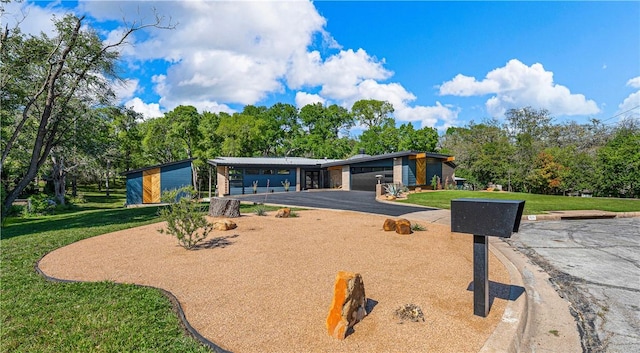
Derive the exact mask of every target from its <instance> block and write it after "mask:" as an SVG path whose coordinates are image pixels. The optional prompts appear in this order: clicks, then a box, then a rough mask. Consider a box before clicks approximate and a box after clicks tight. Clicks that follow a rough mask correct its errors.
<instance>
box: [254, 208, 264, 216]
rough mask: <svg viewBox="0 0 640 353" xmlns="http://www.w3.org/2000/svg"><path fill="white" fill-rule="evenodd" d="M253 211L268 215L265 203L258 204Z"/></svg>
mask: <svg viewBox="0 0 640 353" xmlns="http://www.w3.org/2000/svg"><path fill="white" fill-rule="evenodd" d="M253 213H255V214H256V215H258V216H266V215H267V208H266V207H264V206H263V205H258V206H256V208H254V209H253Z"/></svg>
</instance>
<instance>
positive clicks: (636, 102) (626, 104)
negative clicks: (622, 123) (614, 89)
mask: <svg viewBox="0 0 640 353" xmlns="http://www.w3.org/2000/svg"><path fill="white" fill-rule="evenodd" d="M627 86H629V87H633V88H640V76H638V77H634V78H632V79H630V80H629V81H627ZM639 107H640V90H638V91H636V92H633V93H631V94H630V95H629V96H628V97H627V98H625V99H624V100H623V101H622V103H620V105H618V112H617V114H621V115H620V119H624V118H628V117H633V118H636V119H637V118H640V108H639ZM617 114H616V115H617Z"/></svg>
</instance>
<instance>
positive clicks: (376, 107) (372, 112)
mask: <svg viewBox="0 0 640 353" xmlns="http://www.w3.org/2000/svg"><path fill="white" fill-rule="evenodd" d="M393 112H394V109H393V105H392V104H391V103H389V102H387V101H379V100H375V99H362V100H359V101H357V102H355V103H354V104H353V106H352V107H351V113H352V114H353V116H354V118H355V119H356V120H358V121H359V122H360V124H362V125H364V126H366V127H367V128H368V129H370V128H371V127H373V126H383V125H385V124H386V122H387V120H389V119H390V117H389V114H391V113H393Z"/></svg>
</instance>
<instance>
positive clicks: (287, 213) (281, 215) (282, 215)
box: [276, 207, 291, 218]
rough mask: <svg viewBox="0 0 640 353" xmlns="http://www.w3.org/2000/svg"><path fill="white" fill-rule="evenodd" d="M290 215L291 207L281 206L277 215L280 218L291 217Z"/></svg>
mask: <svg viewBox="0 0 640 353" xmlns="http://www.w3.org/2000/svg"><path fill="white" fill-rule="evenodd" d="M290 215H291V209H290V208H288V207H285V208H281V209H279V210H278V212H277V213H276V217H278V218H289V216H290Z"/></svg>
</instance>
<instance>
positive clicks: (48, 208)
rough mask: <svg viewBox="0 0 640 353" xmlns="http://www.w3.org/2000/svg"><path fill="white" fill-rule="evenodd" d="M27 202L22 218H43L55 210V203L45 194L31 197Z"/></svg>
mask: <svg viewBox="0 0 640 353" xmlns="http://www.w3.org/2000/svg"><path fill="white" fill-rule="evenodd" d="M28 200H29V204H28V205H27V207H24V208H23V216H27V217H28V216H43V215H47V214H51V213H53V211H55V209H56V202H55V201H54V200H53V198H52V197H51V196H49V195H47V194H45V193H41V194H35V195H32V196H30V197H29V198H28Z"/></svg>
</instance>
